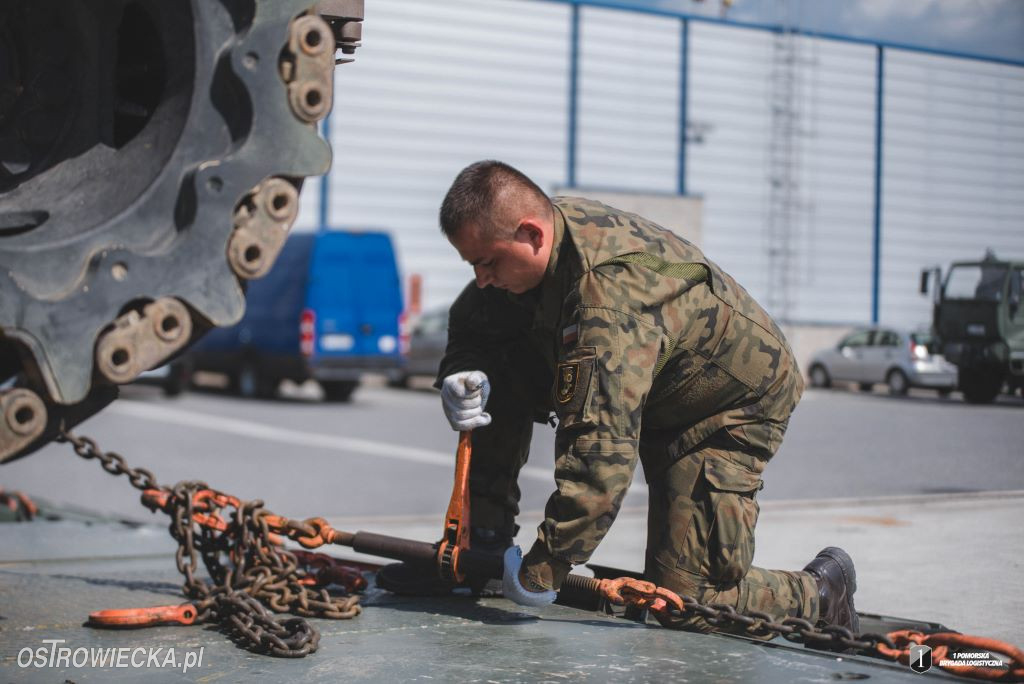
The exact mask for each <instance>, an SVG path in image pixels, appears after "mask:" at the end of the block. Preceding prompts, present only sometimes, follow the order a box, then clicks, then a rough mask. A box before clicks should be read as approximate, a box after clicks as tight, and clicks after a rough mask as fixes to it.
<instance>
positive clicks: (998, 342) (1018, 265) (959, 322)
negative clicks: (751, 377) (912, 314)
mask: <svg viewBox="0 0 1024 684" xmlns="http://www.w3.org/2000/svg"><path fill="white" fill-rule="evenodd" d="M932 277H934V279H935V290H934V293H933V294H934V307H933V314H932V328H933V331H934V333H935V335H936V344H937V346H938V350H939V351H941V352H942V354H943V355H944V356H945V357H946V360H948V361H950V362H951V363H953V364H956V366H957V367H958V368H959V369H960V390H961V391H962V392H963V393H964V399H966V400H967V401H968V402H970V403H972V404H987V403H990V402H991V401H993V400H994V399H995V398H996V396H997V395H998V394H999V392H1000V391H1001V390H1002V389H1003V386H1004V385H1006V386H1007V389H1008V391H1009V392H1011V393H1012V392H1015V391H1021V392H1022V393H1024V307H1022V305H1021V297H1022V287H1024V261H1005V260H1002V259H998V258H997V257H996V255H995V254H994V253H993V252H992V251H991V250H989V251H988V252H987V253H986V254H985V257H984V258H983V259H981V260H980V261H958V262H956V263H954V264H952V265H951V266H950V268H949V271H948V272H947V273H946V276H945V278H944V279H943V278H942V273H941V270H940V269H938V268H933V269H926V270H924V271H922V273H921V294H928V291H929V280H930V279H931V278H932Z"/></svg>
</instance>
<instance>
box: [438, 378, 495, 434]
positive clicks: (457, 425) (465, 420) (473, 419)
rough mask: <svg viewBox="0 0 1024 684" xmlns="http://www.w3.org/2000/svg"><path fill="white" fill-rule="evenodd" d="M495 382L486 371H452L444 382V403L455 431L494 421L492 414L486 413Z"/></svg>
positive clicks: (442, 392) (442, 384)
mask: <svg viewBox="0 0 1024 684" xmlns="http://www.w3.org/2000/svg"><path fill="white" fill-rule="evenodd" d="M490 394H491V383H490V382H488V380H487V374H486V373H484V372H483V371H462V372H461V373H452V374H451V375H449V376H448V377H446V378H445V379H444V382H443V383H441V404H442V406H444V415H445V417H446V418H448V422H449V423H451V426H452V430H455V431H457V432H458V431H462V430H475V429H476V428H478V427H484V426H485V425H490V424H491V414H489V413H484V407H486V406H487V397H488V396H490Z"/></svg>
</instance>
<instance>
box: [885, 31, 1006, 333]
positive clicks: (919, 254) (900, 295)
mask: <svg viewBox="0 0 1024 684" xmlns="http://www.w3.org/2000/svg"><path fill="white" fill-rule="evenodd" d="M885 91H886V97H885V146H884V150H885V159H884V169H885V185H884V192H885V196H884V202H883V205H882V206H883V214H882V237H883V244H882V287H883V293H884V294H883V296H882V299H881V317H882V318H883V319H885V320H893V319H899V318H902V317H909V316H913V317H916V318H921V319H927V318H928V317H929V315H930V312H929V309H928V300H927V299H926V298H923V297H921V296H919V295H918V294H917V291H918V290H917V288H918V277H919V274H920V269H921V268H924V267H927V266H930V265H940V264H941V265H942V266H943V267H945V266H946V265H948V264H949V262H950V261H953V260H954V259H980V258H981V257H982V255H983V254H984V251H985V249H986V248H988V247H991V248H993V249H995V251H996V254H997V255H1002V256H1003V257H1004V258H1007V257H1010V256H1015V257H1017V258H1022V257H1024V69H1022V68H1017V67H1010V66H1002V65H998V64H986V63H984V62H975V61H967V60H960V59H949V58H942V57H928V56H925V55H919V54H912V53H906V52H897V51H889V52H887V53H886V77H885Z"/></svg>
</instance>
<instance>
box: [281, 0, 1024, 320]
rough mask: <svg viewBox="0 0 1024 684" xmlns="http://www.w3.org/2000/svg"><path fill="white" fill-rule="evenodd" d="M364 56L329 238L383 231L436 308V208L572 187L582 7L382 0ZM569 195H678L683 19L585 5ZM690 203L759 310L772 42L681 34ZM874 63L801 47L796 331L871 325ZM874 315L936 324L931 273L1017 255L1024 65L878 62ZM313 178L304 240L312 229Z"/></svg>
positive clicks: (710, 246)
mask: <svg viewBox="0 0 1024 684" xmlns="http://www.w3.org/2000/svg"><path fill="white" fill-rule="evenodd" d="M366 12H367V16H366V22H365V27H364V45H363V47H361V48H360V49H359V51H358V53H357V60H356V62H355V63H354V64H351V65H346V66H344V67H342V68H339V69H338V70H337V71H336V80H335V83H336V95H335V107H334V113H333V115H332V117H333V118H332V135H331V142H332V144H333V147H334V159H335V163H334V167H333V169H332V171H331V175H330V196H329V200H330V202H329V203H330V224H331V226H332V227H335V228H342V227H356V228H384V229H388V230H390V231H391V232H392V234H393V235H394V236H395V240H396V244H397V246H398V253H399V257H400V259H401V266H402V270H403V273H404V274H405V275H409V274H412V273H420V274H422V275H423V277H424V295H425V299H426V303H427V305H432V304H443V303H447V302H449V301H451V299H452V298H454V297H455V296H456V295H457V293H458V292H459V290H460V289H461V288H462V287H463V286H464V284H465V283H466V282H467V281H468V280H469V278H470V277H471V271H470V269H469V267H468V266H466V265H465V264H462V263H461V262H460V261H459V259H458V257H457V255H456V254H455V252H454V250H452V249H451V247H450V246H449V245H448V244H447V243H446V242H445V241H444V240H443V238H442V237H441V236H440V234H439V231H438V227H437V209H438V206H439V204H440V201H441V199H442V197H443V195H444V192H445V190H446V189H447V187H448V185H449V184H450V182H451V180H452V179H453V178H454V176H455V174H456V173H457V172H458V171H459V170H460V169H461V168H462V167H464V166H465V165H466V164H468V163H471V162H473V161H476V160H478V159H483V158H497V159H502V160H504V161H507V162H509V163H511V164H513V165H515V166H518V167H519V168H521V169H522V170H523V171H524V172H526V173H527V174H529V175H530V176H532V177H533V178H534V179H535V180H537V181H538V183H539V184H540V185H541V186H542V187H544V188H545V189H548V190H550V189H553V188H555V187H563V186H565V185H566V182H567V142H568V137H567V131H568V103H569V100H568V85H569V49H570V23H571V8H570V6H569V5H568V4H563V3H558V2H539V1H534V0H488V2H484V3H481V2H474V1H472V0H434V1H433V2H430V3H426V2H422V1H418V0H374V2H372V3H367V7H366ZM580 17H581V26H580V44H579V45H580V53H579V67H580V72H579V88H580V91H579V97H578V121H577V173H576V181H577V186H578V187H580V188H583V189H584V190H583V191H581V192H584V193H585V189H586V188H587V187H590V188H600V189H603V190H628V191H639V192H647V193H651V192H654V193H657V192H664V193H672V192H674V191H675V189H676V186H677V182H678V157H679V149H678V137H679V136H678V131H677V128H676V127H677V125H678V121H679V99H680V97H679V96H680V93H679V82H680V79H679V64H680V22H679V21H678V20H676V19H671V18H664V17H652V16H646V15H640V14H633V13H629V12H624V11H618V10H607V9H597V8H592V7H582V8H581V10H580ZM689 39H690V43H689V46H690V60H689V91H688V96H689V119H688V120H689V124H690V138H691V139H690V142H689V143H688V145H687V150H686V160H687V168H686V175H687V188H688V191H689V192H690V193H691V194H695V195H699V196H701V197H702V199H703V201H704V207H705V210H704V220H703V244H702V247H703V248H704V249H705V251H706V252H707V253H708V255H709V256H710V257H711V258H712V259H713V260H715V261H716V262H718V263H719V264H720V265H721V266H722V267H723V268H725V269H726V270H727V271H729V272H730V273H732V274H733V275H734V276H735V277H736V278H737V279H738V280H739V281H740V282H742V283H743V284H744V285H745V286H746V287H747V288H748V289H749V290H750V291H751V292H752V293H753V294H754V296H755V297H756V298H757V299H758V300H759V301H761V302H762V303H765V304H768V303H769V301H770V300H771V297H770V294H771V293H770V292H769V291H768V287H769V283H770V282H771V280H770V266H771V259H770V256H769V255H770V252H771V250H772V249H773V248H774V247H776V245H775V244H773V238H772V235H771V231H770V229H769V221H768V216H769V209H770V198H771V183H772V175H773V173H775V171H774V170H773V165H772V163H771V161H772V158H771V155H770V151H771V139H772V138H771V136H772V131H773V127H772V121H773V119H772V113H773V110H772V108H773V106H775V104H776V103H773V96H772V95H773V92H775V90H774V85H773V79H772V60H773V55H774V54H775V52H774V46H773V41H774V36H773V35H772V34H770V33H768V32H763V31H755V30H751V29H740V28H735V27H729V26H720V25H713V24H708V23H702V22H691V23H690V34H689ZM875 53H876V51H875V48H874V47H872V46H864V45H856V44H848V43H840V42H836V41H827V40H816V39H809V38H799V39H797V55H798V60H797V73H796V78H797V86H796V88H795V91H796V92H797V96H796V98H795V99H794V103H793V104H794V107H795V109H796V110H797V112H798V121H799V128H798V134H797V136H796V137H795V139H794V151H795V155H794V157H793V158H794V160H795V161H794V164H795V166H794V178H795V179H796V196H797V199H798V200H799V201H798V208H799V210H798V211H797V213H796V218H795V219H794V221H793V224H792V226H791V229H790V246H791V248H792V254H791V255H790V260H789V263H790V268H791V272H790V282H791V283H792V287H791V288H790V292H789V302H788V307H787V310H788V317H789V319H790V320H791V321H795V322H821V323H842V324H845V323H856V322H866V321H868V320H869V319H870V316H871V297H872V280H871V277H872V240H873V230H874V226H873V221H874V218H873V211H874V180H875V179H874V154H875V139H874V136H875V128H874V126H875V107H876V103H875ZM886 55H887V59H886V80H885V122H886V128H885V138H884V142H885V157H884V170H885V178H884V194H883V214H882V219H883V225H882V239H883V244H882V274H881V276H882V277H881V292H880V295H881V318H882V319H883V320H884V321H886V322H891V323H902V324H907V325H912V324H915V323H919V322H923V321H924V320H926V319H927V316H928V311H927V301H926V300H925V299H923V298H921V297H920V296H919V295H918V294H917V277H918V273H919V270H920V268H922V267H924V266H930V265H934V264H942V265H945V264H948V263H949V262H950V261H951V260H953V259H959V258H964V257H974V256H980V254H981V252H982V251H983V250H984V248H985V247H993V248H995V249H996V251H997V252H998V253H1002V254H1006V255H1007V256H1024V225H1022V223H1024V220H1022V217H1024V68H1018V67H1008V66H998V65H992V64H988V63H983V62H976V61H968V60H954V59H948V58H939V57H934V56H928V55H921V54H915V53H909V52H903V51H896V50H888V51H887V52H886ZM318 201H319V184H318V183H317V182H316V181H313V182H312V183H309V184H308V185H307V188H306V189H305V190H304V191H303V203H304V204H303V207H302V213H301V215H300V219H299V224H300V229H301V228H313V227H315V226H316V224H317V208H318Z"/></svg>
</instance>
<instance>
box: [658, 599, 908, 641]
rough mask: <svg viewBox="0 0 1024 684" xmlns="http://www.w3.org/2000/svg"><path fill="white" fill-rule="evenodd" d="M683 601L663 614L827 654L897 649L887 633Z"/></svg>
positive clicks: (722, 605)
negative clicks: (733, 628) (817, 624)
mask: <svg viewBox="0 0 1024 684" xmlns="http://www.w3.org/2000/svg"><path fill="white" fill-rule="evenodd" d="M680 598H681V599H682V600H683V605H684V608H683V610H679V609H678V608H674V607H668V608H666V610H664V611H663V612H662V614H663V615H668V616H670V617H672V618H676V619H680V618H684V617H690V616H692V615H699V616H700V617H702V618H704V620H705V621H706V622H707V623H708V624H710V625H712V626H714V627H729V626H738V627H741V628H742V631H743V632H744V633H745V634H747V635H748V636H751V637H754V638H758V639H765V638H773V637H776V636H780V635H781V636H782V638H784V639H785V640H786V641H790V642H793V643H797V644H803V645H805V646H810V647H812V648H818V649H823V650H827V651H853V652H861V653H866V654H869V655H878V644H885V645H886V646H889V647H890V648H895V647H896V645H895V644H894V643H893V641H892V639H890V638H889V637H888V636H886V635H884V634H873V633H865V634H854V633H853V632H852V631H851V630H849V629H847V628H846V627H842V626H840V625H826V626H824V627H820V628H818V627H815V626H814V624H813V623H811V622H810V621H808V620H804V619H802V618H796V617H787V618H783V619H782V620H780V621H776V620H775V618H773V617H772V616H771V615H769V614H768V613H763V612H761V611H757V610H751V611H748V612H747V613H745V614H743V613H739V612H738V611H737V610H736V609H735V608H734V607H732V606H729V605H724V604H721V603H712V604H709V605H705V604H703V603H700V602H698V601H697V600H696V599H694V598H692V597H690V596H681V597H680Z"/></svg>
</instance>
